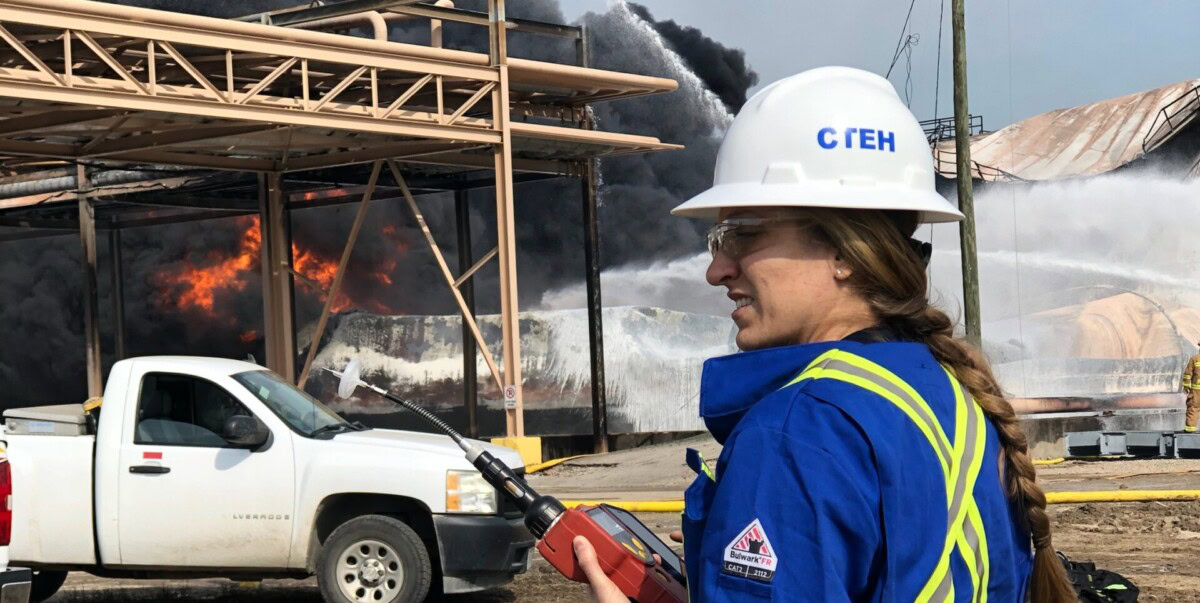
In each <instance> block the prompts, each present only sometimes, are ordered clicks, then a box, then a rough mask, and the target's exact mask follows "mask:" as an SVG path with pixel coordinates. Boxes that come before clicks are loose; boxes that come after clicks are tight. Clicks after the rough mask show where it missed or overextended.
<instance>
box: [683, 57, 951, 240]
mask: <svg viewBox="0 0 1200 603" xmlns="http://www.w3.org/2000/svg"><path fill="white" fill-rule="evenodd" d="M751 206H780V207H838V208H847V209H882V210H911V211H918V212H921V218H920V221H921V222H953V221H957V220H961V219H962V218H963V215H962V213H961V212H959V211H958V209H957V208H955V207H954V205H952V204H951V203H950V202H949V201H947V200H946V199H945V198H944V197H942V196H941V195H940V194H938V192H937V191H936V190H935V189H934V184H933V156H932V154H931V153H930V150H929V142H928V141H927V140H926V138H925V133H924V132H923V131H922V129H921V125H920V124H918V123H917V119H916V118H915V117H913V114H912V112H910V111H909V110H908V108H907V107H905V106H904V103H902V102H900V97H899V96H898V95H897V94H896V89H895V88H893V87H892V84H891V83H890V82H888V81H887V80H886V79H884V78H882V77H880V76H878V75H875V74H874V73H870V72H867V71H862V70H860V69H851V68H849V67H821V68H818V69H812V70H809V71H805V72H803V73H799V74H797V75H793V76H790V77H786V78H784V79H782V80H779V81H777V82H775V83H773V84H771V85H769V86H767V87H766V88H763V89H762V90H760V91H759V92H758V93H757V94H755V95H754V96H753V97H751V98H750V100H748V101H746V104H745V106H743V107H742V110H741V111H739V112H738V114H737V117H736V118H734V120H733V124H732V125H730V127H729V131H728V132H727V133H726V134H725V140H724V141H723V142H722V143H721V150H720V152H719V153H718V154H717V167H716V175H715V178H714V179H713V187H712V188H710V189H708V190H707V191H704V192H703V193H701V194H699V195H697V196H696V197H693V198H692V199H690V200H688V201H687V202H686V203H683V204H682V205H680V206H678V207H676V208H675V209H673V210H671V213H672V214H674V215H676V216H684V217H689V218H708V219H715V218H716V216H717V213H718V212H719V211H720V209H721V208H725V207H751Z"/></svg>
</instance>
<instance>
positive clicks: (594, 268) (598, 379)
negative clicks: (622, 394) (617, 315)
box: [575, 26, 608, 454]
mask: <svg viewBox="0 0 1200 603" xmlns="http://www.w3.org/2000/svg"><path fill="white" fill-rule="evenodd" d="M575 59H576V63H578V64H579V66H581V67H587V66H588V62H589V59H588V36H587V26H583V27H582V28H581V31H580V35H579V38H578V39H576V40H575ZM582 109H583V127H584V128H587V129H589V130H590V129H594V128H595V123H594V120H593V118H592V114H591V110H590V107H588V106H587V105H584V106H583V108H582ZM596 164H597V161H596V160H595V159H588V160H587V161H586V162H585V163H584V171H583V177H582V178H581V179H580V184H581V185H582V189H583V259H584V275H585V279H586V281H587V309H588V350H589V356H590V358H589V360H590V361H591V369H592V450H593V452H595V453H597V454H599V453H603V452H608V395H607V393H608V388H607V382H606V381H605V379H604V319H603V313H604V304H603V303H602V302H601V299H600V229H599V224H598V223H597V219H596V171H597V165H596Z"/></svg>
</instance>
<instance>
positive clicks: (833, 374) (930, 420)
mask: <svg viewBox="0 0 1200 603" xmlns="http://www.w3.org/2000/svg"><path fill="white" fill-rule="evenodd" d="M838 362H840V363H844V364H846V365H849V367H838V366H837V365H836V364H834V363H838ZM856 373H857V374H856ZM818 378H831V379H836V380H838V381H844V382H846V383H850V384H852V385H857V386H859V387H861V388H863V389H866V390H869V391H871V392H874V393H875V394H878V395H879V396H881V397H883V398H884V399H885V400H887V401H889V402H891V403H892V404H893V405H895V406H896V407H897V408H899V409H900V410H901V411H903V412H904V414H906V415H908V418H909V419H911V420H912V421H913V422H914V423H916V424H917V428H918V429H920V430H921V433H923V434H924V435H925V439H926V440H928V441H929V443H930V445H931V446H932V447H933V450H934V453H935V454H936V455H937V456H938V461H939V462H940V463H941V465H942V473H943V474H944V475H945V476H946V477H947V479H948V480H949V478H950V476H951V473H950V472H951V461H950V455H951V450H952V446H951V444H950V441H949V439H947V438H946V433H945V432H944V431H942V426H941V424H940V423H939V422H938V420H937V415H935V414H934V413H933V409H931V408H930V407H929V404H928V403H926V402H925V399H924V398H922V397H921V395H920V394H918V393H917V392H916V390H914V389H913V388H912V387H911V386H910V385H909V384H908V383H906V382H905V381H904V380H902V379H900V378H899V377H897V376H896V375H895V374H893V373H892V372H891V371H889V370H887V369H885V368H883V367H882V366H879V365H878V364H875V363H874V362H871V361H870V360H867V359H866V358H863V357H861V356H857V355H855V354H851V353H849V352H844V351H842V350H838V349H832V350H829V351H827V352H825V353H824V354H821V355H820V356H817V357H816V359H814V360H813V361H812V362H810V363H809V365H808V367H807V368H805V369H804V370H803V371H802V372H801V373H800V375H799V376H797V377H796V378H795V379H793V380H792V381H791V382H789V383H788V384H787V385H785V386H784V387H789V386H792V385H795V384H797V383H800V382H801V381H805V380H808V379H818ZM874 380H879V382H876V381H874ZM781 389H782V388H781ZM948 483H951V482H948ZM946 488H947V497H948V496H949V495H950V493H949V488H950V486H949V485H947V487H946Z"/></svg>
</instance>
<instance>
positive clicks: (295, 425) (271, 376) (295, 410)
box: [232, 371, 346, 436]
mask: <svg viewBox="0 0 1200 603" xmlns="http://www.w3.org/2000/svg"><path fill="white" fill-rule="evenodd" d="M232 377H233V380H234V381H237V382H238V383H240V384H242V386H244V387H245V388H246V389H248V390H250V393H251V394H254V397H255V398H258V399H259V400H261V401H262V403H263V404H264V405H266V407H267V408H270V409H271V412H273V413H275V415H276V416H278V417H279V418H280V419H283V421H284V422H285V423H287V424H288V426H289V427H291V428H292V429H293V430H294V431H296V432H297V433H300V434H303V435H305V436H311V435H312V433H313V432H314V431H316V430H318V429H321V428H322V427H327V426H330V425H337V424H339V423H346V420H345V419H343V418H342V417H340V416H339V415H338V414H337V413H336V412H334V411H333V410H332V409H330V408H329V407H328V406H325V405H324V404H321V403H320V402H318V401H317V399H316V398H313V397H312V396H310V395H308V394H307V393H305V392H303V391H302V390H299V389H297V388H296V386H294V385H292V384H291V383H288V382H287V381H284V380H283V378H281V377H280V376H279V375H276V374H275V373H272V372H271V371H246V372H244V373H237V374H236V375H232Z"/></svg>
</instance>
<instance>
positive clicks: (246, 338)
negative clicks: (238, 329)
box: [238, 329, 258, 343]
mask: <svg viewBox="0 0 1200 603" xmlns="http://www.w3.org/2000/svg"><path fill="white" fill-rule="evenodd" d="M238 339H241V340H242V343H250V342H252V341H254V340H255V339H258V331H256V330H254V329H250V330H249V331H246V332H245V333H242V334H241V336H239V337H238Z"/></svg>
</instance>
